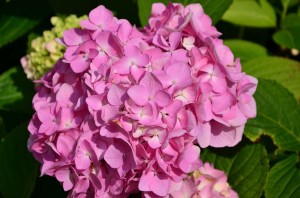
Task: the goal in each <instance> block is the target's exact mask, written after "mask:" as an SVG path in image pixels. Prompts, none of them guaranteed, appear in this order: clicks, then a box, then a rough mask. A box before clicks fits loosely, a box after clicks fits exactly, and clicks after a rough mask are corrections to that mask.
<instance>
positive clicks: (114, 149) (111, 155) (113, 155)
mask: <svg viewBox="0 0 300 198" xmlns="http://www.w3.org/2000/svg"><path fill="white" fill-rule="evenodd" d="M120 149H121V147H120V146H117V145H114V144H113V145H110V146H109V147H108V149H107V150H106V152H105V154H104V159H105V161H106V162H107V163H108V164H109V165H110V167H112V168H119V167H121V166H122V165H123V153H122V151H121V150H120Z"/></svg>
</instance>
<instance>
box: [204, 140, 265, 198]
mask: <svg viewBox="0 0 300 198" xmlns="http://www.w3.org/2000/svg"><path fill="white" fill-rule="evenodd" d="M201 158H202V160H203V161H208V162H211V163H212V164H213V165H214V167H215V168H218V169H221V170H223V171H225V172H226V173H227V175H228V182H229V184H230V185H231V186H232V188H233V189H234V190H235V191H236V192H237V193H238V194H239V196H240V197H243V198H259V197H260V196H261V194H262V192H263V188H264V186H265V183H266V179H267V172H268V169H269V161H268V157H267V152H266V150H265V148H264V147H263V146H262V145H260V144H239V145H238V146H236V147H234V148H221V149H206V150H204V151H203V153H201Z"/></svg>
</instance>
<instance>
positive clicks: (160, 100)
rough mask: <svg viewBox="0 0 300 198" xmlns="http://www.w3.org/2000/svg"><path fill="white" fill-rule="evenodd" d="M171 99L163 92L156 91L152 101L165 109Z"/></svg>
mask: <svg viewBox="0 0 300 198" xmlns="http://www.w3.org/2000/svg"><path fill="white" fill-rule="evenodd" d="M170 100H171V97H170V95H169V94H168V93H167V92H165V91H161V90H160V91H158V92H156V94H155V96H154V101H155V102H156V104H157V105H158V106H160V107H165V106H167V105H168V104H169V103H170Z"/></svg>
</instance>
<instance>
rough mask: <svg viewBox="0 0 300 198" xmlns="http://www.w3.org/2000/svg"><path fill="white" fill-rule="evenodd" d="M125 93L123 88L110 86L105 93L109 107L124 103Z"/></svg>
mask: <svg viewBox="0 0 300 198" xmlns="http://www.w3.org/2000/svg"><path fill="white" fill-rule="evenodd" d="M125 93H126V91H125V89H124V88H123V87H121V86H117V85H112V86H111V87H110V88H109V90H108V93H107V100H108V102H109V103H110V104H111V105H115V106H117V105H121V104H123V103H124V95H125Z"/></svg>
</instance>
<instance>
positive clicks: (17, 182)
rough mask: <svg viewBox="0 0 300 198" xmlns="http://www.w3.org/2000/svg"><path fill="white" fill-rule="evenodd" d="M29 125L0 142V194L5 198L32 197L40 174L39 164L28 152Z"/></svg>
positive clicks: (19, 128)
mask: <svg viewBox="0 0 300 198" xmlns="http://www.w3.org/2000/svg"><path fill="white" fill-rule="evenodd" d="M28 136H29V134H28V132H27V123H26V124H22V125H20V126H18V127H16V128H15V129H13V130H12V131H10V133H9V134H7V135H6V136H5V138H4V139H3V140H2V141H1V142H0V161H1V163H0V192H1V194H2V196H3V197H24V198H26V197H30V195H31V193H32V190H33V188H34V186H35V180H36V178H37V173H38V165H37V162H36V161H35V160H34V159H33V158H32V155H31V154H30V153H29V152H28V150H27V147H26V145H27V139H28Z"/></svg>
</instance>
